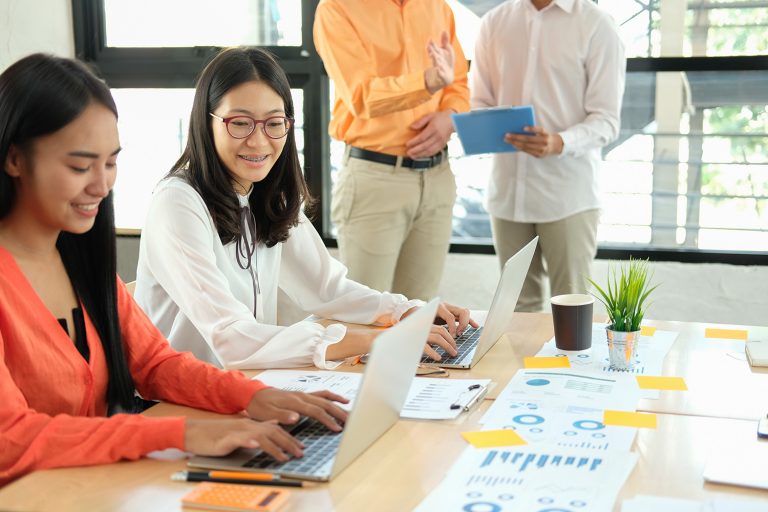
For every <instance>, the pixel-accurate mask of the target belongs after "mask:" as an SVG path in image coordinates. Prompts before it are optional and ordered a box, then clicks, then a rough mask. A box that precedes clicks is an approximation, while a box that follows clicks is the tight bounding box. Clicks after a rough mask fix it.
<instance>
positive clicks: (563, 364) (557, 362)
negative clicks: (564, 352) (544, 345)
mask: <svg viewBox="0 0 768 512" xmlns="http://www.w3.org/2000/svg"><path fill="white" fill-rule="evenodd" d="M523 365H524V366H525V367H526V368H570V367H571V361H569V360H568V358H567V357H565V356H561V357H526V358H525V359H524V360H523Z"/></svg>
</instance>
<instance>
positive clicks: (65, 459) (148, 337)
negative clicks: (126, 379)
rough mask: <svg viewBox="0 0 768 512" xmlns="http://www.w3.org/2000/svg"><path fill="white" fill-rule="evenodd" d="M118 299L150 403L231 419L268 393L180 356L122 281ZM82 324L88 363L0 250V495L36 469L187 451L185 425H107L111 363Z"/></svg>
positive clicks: (174, 421)
mask: <svg viewBox="0 0 768 512" xmlns="http://www.w3.org/2000/svg"><path fill="white" fill-rule="evenodd" d="M117 299H118V314H119V318H120V330H121V333H122V337H123V344H124V346H125V350H126V355H127V359H128V366H129V368H130V372H131V375H133V379H134V381H135V384H136V388H137V390H138V391H139V393H141V396H143V397H144V398H146V399H155V400H164V401H168V402H173V403H176V404H181V405H188V406H192V407H197V408H200V409H207V410H211V411H215V412H219V413H227V414H231V413H236V412H239V411H242V410H243V409H245V407H246V406H247V404H248V403H249V402H250V399H251V398H252V396H253V394H254V393H255V392H256V391H258V390H260V389H263V388H265V387H266V386H265V385H264V384H262V383H261V382H259V381H251V380H248V379H247V378H246V377H245V376H244V375H243V374H241V373H239V372H223V371H221V370H218V369H216V368H214V367H213V366H210V365H208V364H206V363H203V362H201V361H198V360H197V359H195V358H194V357H193V356H192V355H191V354H189V353H180V352H175V351H174V350H173V349H172V348H171V347H170V346H169V344H168V342H167V341H166V340H165V338H164V337H163V335H162V334H161V333H160V331H158V330H157V328H156V327H155V326H154V325H153V324H152V323H151V322H150V321H149V319H148V318H147V317H146V315H145V314H144V312H143V311H142V310H141V309H140V308H139V306H138V305H136V303H135V302H134V301H133V298H132V297H131V296H130V294H129V293H128V291H127V290H126V288H125V285H124V284H123V282H122V281H120V280H119V279H118V290H117ZM84 317H85V331H86V336H87V341H88V346H89V347H90V351H91V353H90V362H86V361H85V359H83V356H81V355H80V353H79V352H78V351H77V348H76V347H75V345H74V343H72V340H71V339H70V338H69V336H67V334H66V333H65V332H64V330H63V329H62V328H61V326H60V325H59V323H58V321H57V319H56V318H54V316H53V314H52V313H51V312H50V311H49V310H48V309H47V308H46V307H45V305H44V304H43V302H42V300H41V299H40V297H39V296H38V295H37V293H35V291H34V289H33V288H32V286H31V285H30V283H29V282H28V281H27V279H26V277H25V276H24V274H23V273H22V272H21V270H20V269H19V267H18V266H17V265H16V261H15V260H14V258H13V256H12V255H11V254H10V253H9V252H7V251H6V250H5V249H3V248H2V247H0V486H2V485H4V484H6V483H8V482H9V481H11V480H13V479H15V478H18V477H19V476H21V475H23V474H25V473H29V472H31V471H34V470H36V469H46V468H56V467H63V466H85V465H91V464H104V463H109V462H115V461H117V460H120V459H138V458H139V457H141V456H143V455H145V454H147V453H148V452H151V451H154V450H162V449H165V448H180V449H184V418H183V417H166V418H149V417H145V416H141V415H130V414H117V415H114V416H112V417H109V418H107V417H105V414H106V410H107V404H106V390H107V366H106V361H105V359H104V352H103V350H102V346H101V341H100V339H99V336H98V334H97V332H96V329H95V327H94V325H93V324H92V323H91V320H90V318H89V317H88V315H87V313H85V312H84Z"/></svg>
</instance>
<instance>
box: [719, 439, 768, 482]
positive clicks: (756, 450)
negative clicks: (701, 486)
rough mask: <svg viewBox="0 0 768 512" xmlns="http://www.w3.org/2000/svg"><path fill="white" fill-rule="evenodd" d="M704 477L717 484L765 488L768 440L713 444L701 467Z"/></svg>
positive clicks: (767, 478) (767, 475)
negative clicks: (737, 443)
mask: <svg viewBox="0 0 768 512" xmlns="http://www.w3.org/2000/svg"><path fill="white" fill-rule="evenodd" d="M704 480H706V481H708V482H715V483H720V484H729V485H739V486H743V487H756V488H758V489H768V442H765V441H757V442H755V443H754V444H753V445H738V446H736V447H733V446H729V444H728V443H725V444H721V445H717V446H714V447H713V448H712V451H711V453H710V455H709V459H707V466H706V468H704Z"/></svg>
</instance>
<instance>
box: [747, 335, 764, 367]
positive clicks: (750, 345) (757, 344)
mask: <svg viewBox="0 0 768 512" xmlns="http://www.w3.org/2000/svg"><path fill="white" fill-rule="evenodd" d="M746 353H747V359H748V360H749V364H750V366H768V341H758V340H753V341H748V342H747V346H746Z"/></svg>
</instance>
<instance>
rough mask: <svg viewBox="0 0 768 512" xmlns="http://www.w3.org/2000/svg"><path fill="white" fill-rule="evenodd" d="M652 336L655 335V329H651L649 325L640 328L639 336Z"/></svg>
mask: <svg viewBox="0 0 768 512" xmlns="http://www.w3.org/2000/svg"><path fill="white" fill-rule="evenodd" d="M654 334H656V328H655V327H651V326H650V325H641V326H640V336H653V335H654Z"/></svg>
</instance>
